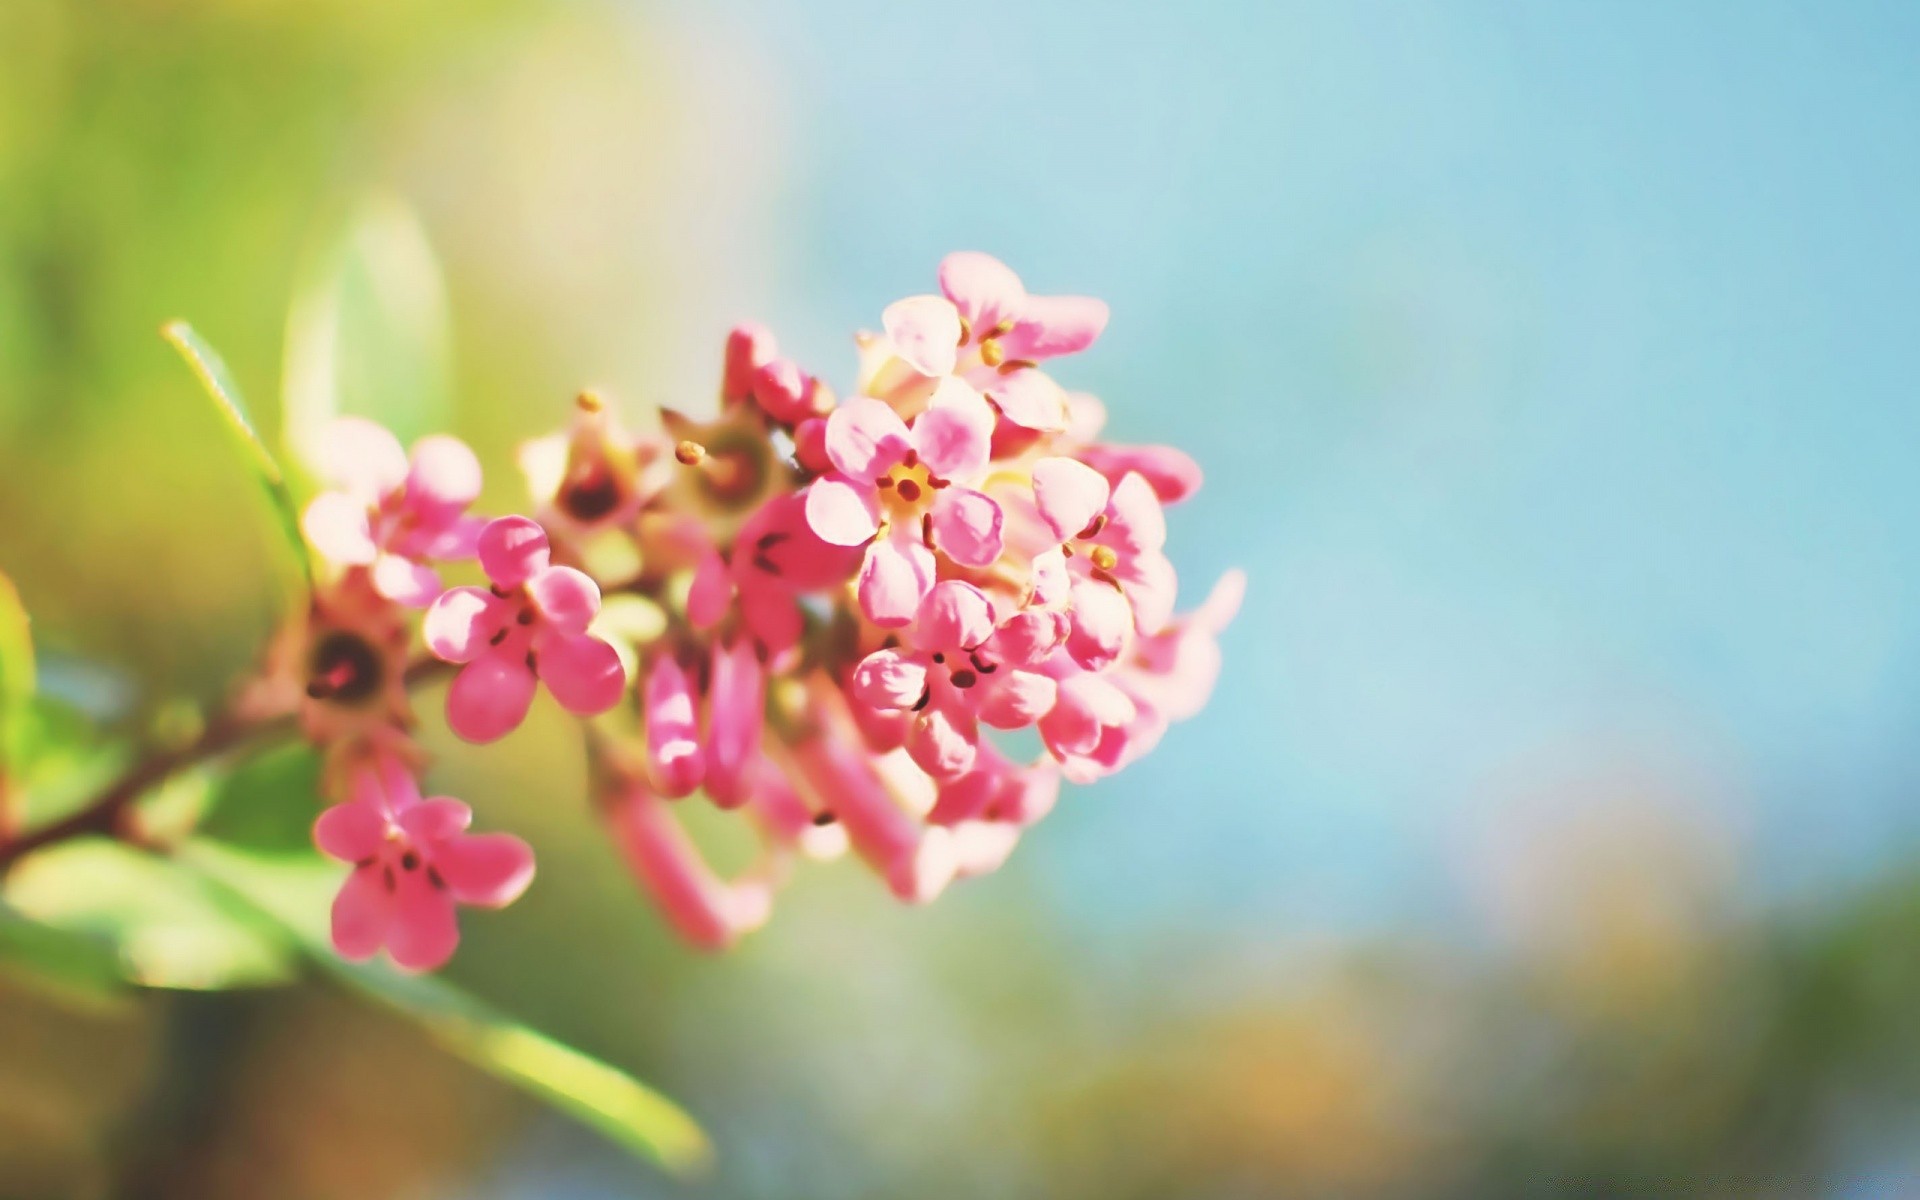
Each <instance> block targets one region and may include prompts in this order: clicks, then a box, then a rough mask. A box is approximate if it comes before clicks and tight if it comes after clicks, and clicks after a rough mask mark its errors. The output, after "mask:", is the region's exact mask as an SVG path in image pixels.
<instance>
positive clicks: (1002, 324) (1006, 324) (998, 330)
mask: <svg viewBox="0 0 1920 1200" xmlns="http://www.w3.org/2000/svg"><path fill="white" fill-rule="evenodd" d="M1012 332H1013V318H1012V317H1001V318H1000V320H999V322H998V323H997V324H995V325H994V327H993V328H992V329H989V330H987V336H988V337H990V338H997V337H1005V336H1007V335H1008V334H1010V333H1012Z"/></svg>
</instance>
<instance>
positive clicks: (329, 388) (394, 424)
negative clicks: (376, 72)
mask: <svg viewBox="0 0 1920 1200" xmlns="http://www.w3.org/2000/svg"><path fill="white" fill-rule="evenodd" d="M301 278H302V282H301V285H300V287H299V288H298V290H297V291H296V293H295V296H294V301H293V305H292V308H291V309H290V311H289V312H288V314H287V365H286V374H285V377H284V380H283V382H282V400H283V403H284V404H285V412H286V430H287V440H288V443H289V445H290V446H291V448H292V449H293V450H294V451H295V454H296V457H298V458H300V459H302V460H304V461H306V462H308V463H309V464H313V463H315V462H316V458H317V450H318V446H319V444H320V439H321V438H322V437H323V436H324V434H325V432H326V429H327V426H328V425H329V424H331V423H332V421H333V419H334V418H335V417H337V416H340V415H341V414H347V413H350V414H354V415H357V416H363V417H370V418H372V419H374V420H376V421H378V422H380V423H381V424H382V425H384V426H386V427H387V428H389V429H391V430H393V432H394V433H395V434H396V435H397V436H398V437H399V438H400V440H401V441H403V442H407V441H412V440H414V439H416V438H419V437H421V436H423V435H425V434H428V433H433V432H436V431H439V430H441V429H444V428H445V427H446V425H447V423H448V421H447V419H448V416H449V410H450V409H451V397H452V393H453V385H452V375H453V354H452V335H451V329H452V321H451V319H450V318H449V315H448V303H447V287H446V282H445V279H444V277H443V275H442V272H441V269H440V261H439V258H438V257H437V256H436V255H435V254H434V251H433V246H432V243H431V242H429V241H428V239H427V234H426V229H425V227H424V226H423V225H422V224H421V222H420V218H419V216H418V214H416V213H415V212H414V210H413V209H412V207H410V206H409V205H407V204H406V203H405V202H404V201H402V200H400V199H399V198H397V197H393V196H388V195H381V194H377V195H373V196H369V197H367V198H365V199H363V200H362V201H361V202H360V203H359V204H358V205H357V206H356V207H355V208H354V210H353V211H352V212H351V213H350V214H349V215H348V217H347V219H346V221H345V222H344V223H343V224H342V226H341V227H340V229H339V230H338V232H337V233H336V234H335V235H334V236H333V237H332V238H330V239H329V240H328V242H327V245H326V249H325V250H324V251H323V252H322V253H321V254H319V255H317V256H316V257H315V261H314V262H313V263H312V264H311V265H310V266H309V267H308V268H307V269H305V270H303V271H302V273H301Z"/></svg>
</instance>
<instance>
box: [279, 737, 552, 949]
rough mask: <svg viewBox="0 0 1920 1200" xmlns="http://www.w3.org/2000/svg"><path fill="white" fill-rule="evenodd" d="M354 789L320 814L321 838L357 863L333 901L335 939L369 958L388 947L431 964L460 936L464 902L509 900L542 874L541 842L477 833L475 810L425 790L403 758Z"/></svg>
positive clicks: (329, 850) (377, 765)
mask: <svg viewBox="0 0 1920 1200" xmlns="http://www.w3.org/2000/svg"><path fill="white" fill-rule="evenodd" d="M349 787H350V795H349V799H347V800H346V801H345V802H344V803H341V804H336V805H335V806H333V807H332V808H329V809H327V810H326V811H325V812H323V813H321V814H320V819H319V820H317V821H316V822H314V826H313V840H314V843H315V844H316V845H318V846H319V848H320V849H321V850H322V851H323V852H324V853H326V854H327V855H328V856H330V857H332V858H336V859H339V860H340V861H341V862H345V863H351V864H352V865H353V870H352V872H351V873H349V874H348V875H347V878H346V881H345V882H344V883H342V884H341V885H340V892H339V894H338V895H337V896H336V897H335V898H334V902H333V945H334V949H336V950H338V951H339V952H340V955H341V957H343V958H348V959H353V960H356V961H358V960H362V959H367V958H371V957H373V955H374V954H375V953H377V952H378V951H379V950H380V949H381V948H383V947H384V948H385V949H386V951H387V953H388V954H389V955H391V956H392V958H393V961H394V962H395V963H396V964H398V965H399V966H401V967H404V968H405V969H407V970H409V971H431V970H433V969H435V968H436V967H439V966H441V965H442V964H444V963H445V962H446V961H447V960H448V959H449V958H451V957H452V956H453V951H454V947H455V946H457V945H458V944H459V941H460V928H459V925H458V923H457V922H456V921H455V919H454V906H455V905H456V904H471V905H477V906H480V907H482V908H503V907H505V906H506V905H508V904H511V903H513V901H514V900H516V899H518V898H519V896H520V894H521V893H522V892H524V891H526V889H527V884H528V883H530V882H532V880H533V851H532V850H530V849H529V848H528V847H527V844H526V843H525V842H523V841H521V840H520V839H519V838H517V837H513V836H512V835H510V834H504V833H486V834H470V833H468V832H466V829H467V826H468V825H469V824H471V823H472V821H473V810H472V809H469V808H468V807H467V806H466V805H464V804H462V803H461V802H460V801H458V800H454V799H450V798H448V797H446V796H434V797H431V798H428V799H424V800H423V799H421V797H420V787H419V785H418V784H417V783H416V782H415V781H414V778H413V776H412V775H411V774H410V773H409V772H408V771H407V770H406V768H405V767H404V766H402V765H401V763H400V762H399V760H398V759H396V758H393V757H391V756H381V757H380V758H378V759H376V760H375V761H374V762H373V763H371V764H369V765H367V766H365V767H364V768H362V769H360V770H359V771H357V772H356V773H355V774H354V776H353V778H352V780H351V781H350V784H349Z"/></svg>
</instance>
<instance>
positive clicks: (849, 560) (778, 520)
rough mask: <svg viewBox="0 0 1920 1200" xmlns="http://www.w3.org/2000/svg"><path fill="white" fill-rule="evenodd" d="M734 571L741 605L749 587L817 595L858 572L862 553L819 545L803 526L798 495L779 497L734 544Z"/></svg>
mask: <svg viewBox="0 0 1920 1200" xmlns="http://www.w3.org/2000/svg"><path fill="white" fill-rule="evenodd" d="M734 545H735V547H736V549H735V551H734V560H733V569H734V573H735V581H736V582H737V583H738V584H739V585H740V588H741V592H742V603H743V604H744V603H745V594H744V593H745V592H746V591H747V590H749V587H750V586H752V584H751V582H750V581H755V580H761V581H765V580H772V579H777V580H779V581H780V583H781V584H783V585H784V586H785V587H788V588H794V589H798V590H800V591H819V590H821V589H824V588H830V587H837V586H839V585H840V584H842V583H845V582H846V581H847V580H848V579H850V578H852V577H853V573H854V572H855V571H857V570H859V569H860V564H861V562H862V561H863V560H864V559H865V558H866V552H865V550H864V549H863V548H861V547H858V546H836V545H833V544H831V543H828V542H824V541H822V540H820V535H819V534H817V533H815V532H814V531H813V529H812V527H811V526H809V525H808V524H807V501H806V494H805V493H803V492H784V493H782V494H780V495H778V496H775V497H774V498H773V499H771V500H769V501H767V502H766V503H765V504H763V505H761V506H760V511H758V512H756V513H754V514H753V516H751V517H749V518H748V519H747V523H746V524H745V525H744V526H742V527H741V530H740V533H739V535H738V536H737V537H736V538H735V539H734Z"/></svg>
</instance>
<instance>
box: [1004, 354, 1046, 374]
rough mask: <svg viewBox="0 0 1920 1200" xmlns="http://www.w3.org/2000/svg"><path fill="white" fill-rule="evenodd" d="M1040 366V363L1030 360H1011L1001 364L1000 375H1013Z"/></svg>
mask: <svg viewBox="0 0 1920 1200" xmlns="http://www.w3.org/2000/svg"><path fill="white" fill-rule="evenodd" d="M1039 365H1040V364H1039V363H1037V362H1035V361H1033V360H1032V359H1030V358H1010V359H1008V360H1007V361H1005V362H1003V363H1001V364H1000V373H1001V374H1002V375H1011V374H1013V373H1014V372H1015V371H1025V370H1028V369H1029V368H1032V367H1037V366H1039Z"/></svg>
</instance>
